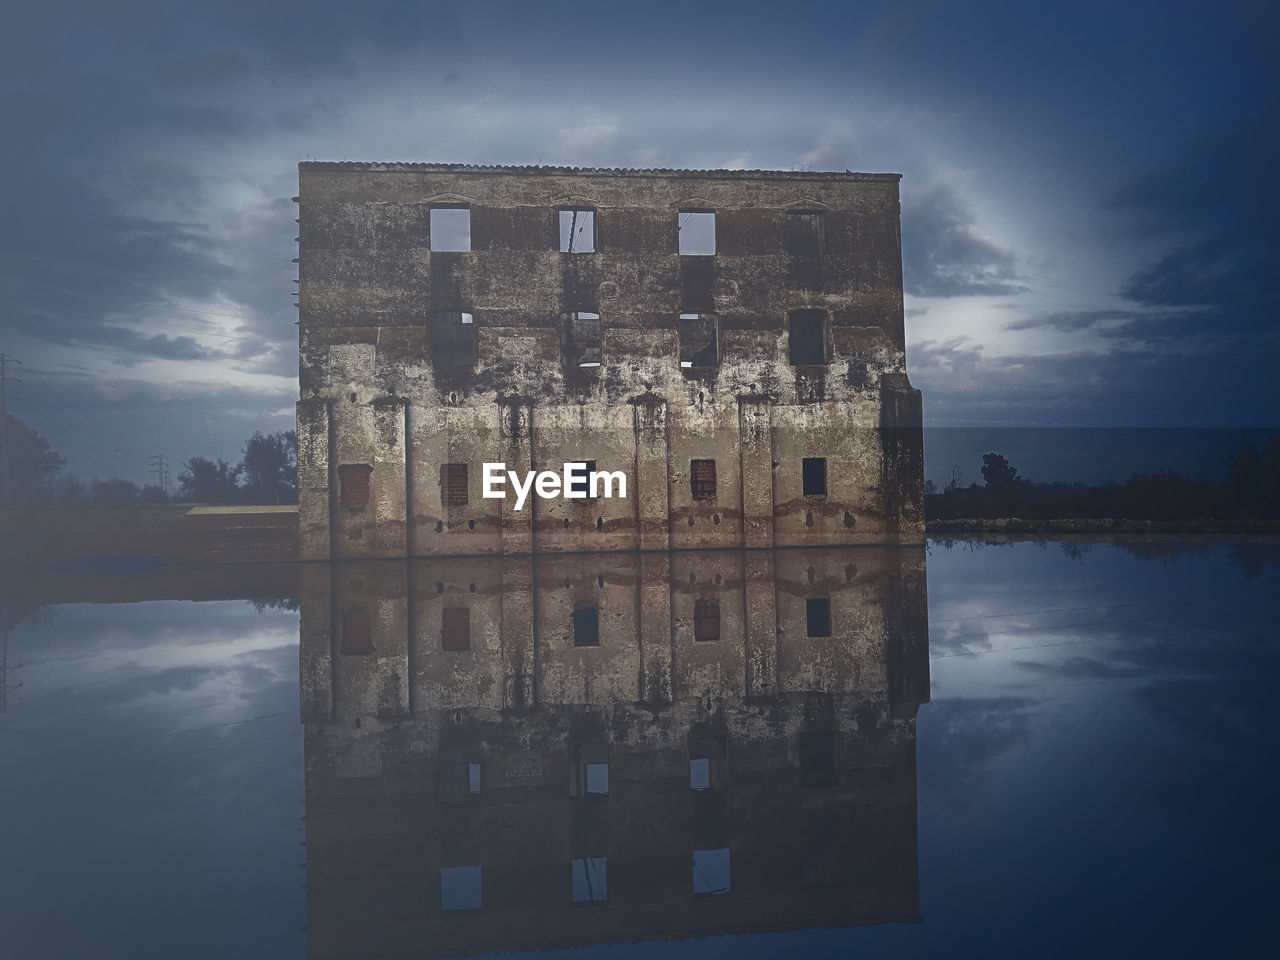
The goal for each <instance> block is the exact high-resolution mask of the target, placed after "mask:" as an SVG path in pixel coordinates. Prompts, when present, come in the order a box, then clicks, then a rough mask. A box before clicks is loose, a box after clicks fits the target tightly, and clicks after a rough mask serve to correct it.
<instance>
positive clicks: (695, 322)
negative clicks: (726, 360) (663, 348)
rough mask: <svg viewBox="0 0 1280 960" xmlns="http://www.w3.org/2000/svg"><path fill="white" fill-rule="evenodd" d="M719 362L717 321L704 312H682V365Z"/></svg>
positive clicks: (701, 365)
mask: <svg viewBox="0 0 1280 960" xmlns="http://www.w3.org/2000/svg"><path fill="white" fill-rule="evenodd" d="M719 362H720V360H719V356H718V355H717V353H716V324H715V321H714V320H712V319H711V318H710V317H708V316H707V315H706V314H704V313H682V314H680V366H682V367H714V366H715V365H716V364H717V363H719Z"/></svg>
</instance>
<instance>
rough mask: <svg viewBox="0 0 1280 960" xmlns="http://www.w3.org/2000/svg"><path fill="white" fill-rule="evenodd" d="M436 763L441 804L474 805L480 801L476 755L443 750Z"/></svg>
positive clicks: (478, 761) (478, 762) (477, 757)
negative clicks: (438, 772) (438, 773)
mask: <svg viewBox="0 0 1280 960" xmlns="http://www.w3.org/2000/svg"><path fill="white" fill-rule="evenodd" d="M468 754H470V756H468ZM471 757H475V759H471ZM437 763H438V766H439V771H440V801H441V803H455V804H456V803H475V802H476V801H478V800H479V799H480V759H479V755H478V754H477V753H472V752H471V751H460V750H456V749H443V750H441V752H440V756H439V759H438V761H437Z"/></svg>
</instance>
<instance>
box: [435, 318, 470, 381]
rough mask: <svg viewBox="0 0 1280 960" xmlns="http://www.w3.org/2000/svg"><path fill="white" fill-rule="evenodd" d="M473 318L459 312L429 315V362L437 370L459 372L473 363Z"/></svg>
mask: <svg viewBox="0 0 1280 960" xmlns="http://www.w3.org/2000/svg"><path fill="white" fill-rule="evenodd" d="M475 329H476V325H475V317H474V316H472V315H471V314H469V313H463V312H462V311H459V310H437V311H436V312H435V313H433V314H431V362H432V363H433V364H434V365H435V367H436V369H438V370H459V369H466V368H468V367H470V366H471V365H472V364H473V363H474V362H475Z"/></svg>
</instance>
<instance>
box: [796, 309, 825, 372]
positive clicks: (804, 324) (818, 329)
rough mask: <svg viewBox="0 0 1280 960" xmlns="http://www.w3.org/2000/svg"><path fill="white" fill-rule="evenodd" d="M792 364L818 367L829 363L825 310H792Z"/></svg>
mask: <svg viewBox="0 0 1280 960" xmlns="http://www.w3.org/2000/svg"><path fill="white" fill-rule="evenodd" d="M789 343H790V347H791V363H792V365H793V366H797V367H816V366H821V365H822V364H825V363H826V362H827V314H826V311H824V310H792V311H791V331H790V334H789Z"/></svg>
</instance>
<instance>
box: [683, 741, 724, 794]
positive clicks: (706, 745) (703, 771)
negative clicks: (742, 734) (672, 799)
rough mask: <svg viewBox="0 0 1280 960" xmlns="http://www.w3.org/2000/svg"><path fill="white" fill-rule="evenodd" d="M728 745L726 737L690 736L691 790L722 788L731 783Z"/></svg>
mask: <svg viewBox="0 0 1280 960" xmlns="http://www.w3.org/2000/svg"><path fill="white" fill-rule="evenodd" d="M727 745H728V741H727V738H725V737H691V738H690V740H689V789H690V790H722V789H724V788H725V787H727V786H728V785H729V777H728V760H727V759H726V756H727V755H728V749H727Z"/></svg>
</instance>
